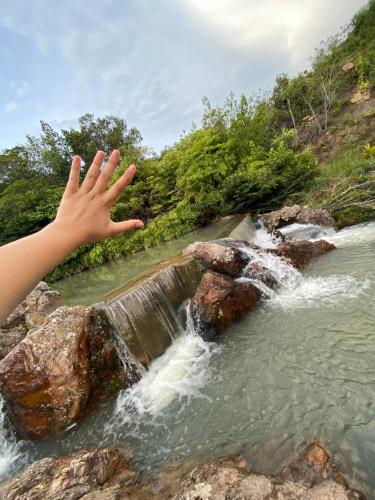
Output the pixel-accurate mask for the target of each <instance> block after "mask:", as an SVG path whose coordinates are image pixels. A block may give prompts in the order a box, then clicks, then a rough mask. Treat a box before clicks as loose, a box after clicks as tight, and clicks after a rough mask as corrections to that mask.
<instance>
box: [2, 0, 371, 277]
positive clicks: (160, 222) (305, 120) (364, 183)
mask: <svg viewBox="0 0 375 500" xmlns="http://www.w3.org/2000/svg"><path fill="white" fill-rule="evenodd" d="M349 62H351V63H353V65H354V66H353V67H352V68H351V69H349V70H347V71H343V69H342V66H343V65H344V64H346V63H349ZM374 68H375V0H371V1H370V2H369V4H368V6H367V7H366V8H364V9H362V10H361V11H359V12H358V13H357V15H356V16H355V17H354V19H353V21H352V23H351V24H350V26H349V27H348V28H347V29H346V30H345V31H343V32H342V33H341V34H340V35H338V36H337V37H334V38H332V39H330V40H329V41H328V42H326V43H324V44H322V46H321V47H320V49H319V50H318V51H317V53H316V55H315V58H314V61H313V64H312V67H311V69H310V70H309V71H304V72H302V73H301V74H299V75H297V76H295V77H293V78H290V77H288V76H287V75H285V74H283V75H280V76H279V77H278V78H277V80H276V84H275V87H274V90H273V92H272V94H271V95H270V96H268V97H266V98H248V97H245V96H244V95H243V96H241V97H240V98H239V99H236V98H235V97H234V96H233V95H232V94H231V95H230V96H229V97H228V99H227V100H226V102H225V103H224V105H223V106H222V107H212V106H211V104H210V103H209V101H208V100H207V99H204V100H203V103H204V114H203V117H202V122H201V126H200V127H199V128H197V127H196V126H193V128H192V130H191V131H190V132H188V133H187V134H185V135H183V136H182V138H181V139H180V140H179V141H178V142H177V143H176V144H175V145H173V146H172V147H169V148H167V149H165V150H164V151H162V153H161V154H160V155H158V156H156V155H154V154H152V152H151V151H150V150H148V148H146V147H144V146H142V143H141V141H142V138H141V134H140V132H139V131H138V130H137V129H135V128H130V129H129V128H128V127H127V124H126V122H125V121H124V120H123V119H120V118H117V117H114V116H106V117H103V118H95V117H94V116H93V115H91V114H87V115H84V116H82V117H80V118H79V120H78V127H77V128H71V129H68V130H61V131H55V130H53V129H52V128H51V127H50V126H49V125H48V124H47V123H45V122H42V123H41V127H42V132H41V135H40V136H39V137H27V139H26V142H25V144H23V145H19V146H16V147H14V148H10V149H7V150H5V151H3V152H2V154H0V243H7V242H9V241H12V240H14V239H16V238H19V237H22V236H25V235H28V234H31V233H33V232H35V231H37V230H39V229H40V228H41V227H43V226H44V225H46V224H47V223H48V222H49V221H51V220H52V219H53V218H54V215H55V213H56V210H57V208H58V204H59V200H60V198H61V195H62V192H63V189H64V184H65V182H66V179H67V177H68V171H69V167H70V161H71V157H72V156H73V154H79V155H80V156H81V157H82V159H83V162H84V165H83V169H82V170H83V172H82V175H84V173H85V171H86V170H87V168H88V166H89V164H90V161H91V159H92V158H93V156H94V154H95V151H96V150H97V149H103V150H104V151H105V152H106V154H107V155H108V154H109V153H110V151H111V150H112V149H114V148H119V149H120V151H121V153H122V158H123V161H122V164H121V166H120V168H119V170H118V172H117V173H116V175H115V179H113V181H115V180H116V178H118V176H120V175H121V173H122V172H123V170H124V168H125V167H126V166H127V165H128V164H129V163H132V162H135V163H137V165H138V167H139V168H138V174H137V176H136V179H135V181H134V183H133V184H132V185H131V186H129V187H128V189H127V190H126V193H125V194H124V195H122V196H121V197H120V198H119V200H118V201H117V202H116V204H115V205H114V207H113V212H112V217H113V219H114V220H123V219H128V218H141V219H143V220H145V221H146V223H147V226H146V228H145V229H144V230H141V231H138V232H136V233H133V234H126V235H120V236H117V237H115V238H112V239H110V240H107V241H104V242H100V243H96V244H90V245H85V246H84V247H81V248H80V249H78V250H77V251H76V252H74V253H73V254H72V255H71V256H70V257H69V258H68V259H67V260H66V261H65V262H64V263H63V264H62V265H61V266H60V267H58V268H57V269H56V270H55V271H54V272H53V273H52V274H51V275H50V279H51V280H54V279H59V278H62V277H64V276H66V275H68V274H71V273H75V272H78V271H81V270H84V269H88V268H90V267H92V266H95V265H98V264H101V263H103V262H105V261H107V260H110V259H115V258H116V257H118V256H119V255H123V254H129V253H133V252H136V251H138V250H140V249H142V248H144V247H147V246H151V245H154V244H156V243H158V242H161V241H165V240H168V239H172V238H175V237H176V236H179V235H181V234H183V233H185V232H187V231H189V230H191V229H193V228H194V227H196V226H198V225H203V224H207V223H209V222H210V221H211V220H213V219H214V218H215V217H217V216H220V215H225V214H231V213H238V212H247V211H253V212H255V211H258V210H266V209H273V208H277V207H279V206H280V205H281V204H282V203H286V202H290V201H299V202H302V203H308V204H310V205H312V206H319V205H320V206H326V207H327V208H329V209H330V210H331V211H332V213H333V214H334V216H335V217H336V219H337V221H338V223H339V224H340V225H344V224H348V223H355V222H358V221H362V220H367V219H368V218H369V217H372V216H373V215H374V214H375V206H373V205H372V203H373V201H372V198H374V196H373V191H374V187H373V186H374V185H375V177H374V172H373V171H374V170H375V168H374V167H375V166H374V155H375V153H374V146H373V145H372V141H373V140H374V137H369V136H368V135H369V134H368V130H369V127H368V126H367V128H366V127H363V126H362V125H363V123H367V124H370V125H371V123H372V122H371V120H373V119H374V118H375V113H374V112H373V110H371V109H370V110H367V111H366V114H365V115H364V116H358V115H356V114H353V112H352V111H351V106H353V105H351V104H350V97H351V95H352V94H353V92H354V91H356V90H357V91H359V92H360V93H362V94H365V93H367V92H369V91H371V89H372V88H375V69H374ZM327 133H329V134H330V135H329V137H332V136H333V137H335V138H336V144H337V143H339V148H338V149H339V150H338V151H336V153H335V154H333V153H332V154H331V155H328V158H324V159H323V161H320V162H319V164H318V163H317V162H316V160H315V158H314V157H315V156H317V157H318V158H319V150H318V149H317V147H318V145H319V143H320V141H321V140H322V138H323V139H324V138H326V137H328V135H327ZM345 134H346V135H345ZM353 143H355V144H356V146H355V147H354V146H353ZM319 159H320V158H319Z"/></svg>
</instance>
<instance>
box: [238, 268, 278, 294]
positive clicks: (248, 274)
mask: <svg viewBox="0 0 375 500" xmlns="http://www.w3.org/2000/svg"><path fill="white" fill-rule="evenodd" d="M243 276H244V277H245V278H249V279H252V280H255V281H262V282H263V283H264V284H265V285H267V286H268V287H269V288H277V287H278V282H277V280H276V279H275V276H274V274H273V273H272V271H271V270H270V269H268V268H267V267H265V266H264V265H263V264H261V263H260V262H253V263H251V264H250V265H249V266H248V267H247V268H246V271H245V272H244V274H243Z"/></svg>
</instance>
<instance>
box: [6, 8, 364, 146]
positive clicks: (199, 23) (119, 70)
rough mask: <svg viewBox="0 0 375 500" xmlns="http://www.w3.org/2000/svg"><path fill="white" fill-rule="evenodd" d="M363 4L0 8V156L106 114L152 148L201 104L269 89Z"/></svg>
mask: <svg viewBox="0 0 375 500" xmlns="http://www.w3.org/2000/svg"><path fill="white" fill-rule="evenodd" d="M365 4H366V1H365V0H363V1H362V0H303V1H301V0H178V1H177V0H174V1H173V0H90V1H89V0H81V1H79V0H59V1H56V0H1V10H0V89H1V92H0V120H1V124H2V126H1V134H0V149H3V148H5V147H11V146H13V145H15V144H17V143H20V142H23V140H24V138H25V135H26V134H38V133H39V121H40V120H45V121H47V122H48V123H50V124H51V125H52V126H54V127H55V128H64V127H70V126H74V124H75V123H76V119H77V117H78V116H80V115H82V114H84V113H87V112H92V113H94V114H95V115H97V116H100V115H104V114H109V113H110V114H115V115H117V116H121V117H123V118H125V119H126V121H127V123H128V124H129V125H130V126H136V127H138V128H139V129H140V130H141V132H142V135H143V137H144V142H145V144H147V145H149V146H151V147H153V148H154V149H155V150H156V151H159V150H160V149H161V148H162V147H163V146H166V145H169V144H172V143H173V142H175V141H176V140H177V139H178V137H179V135H180V133H181V132H182V130H183V129H187V130H188V129H189V128H190V126H191V123H192V121H198V122H199V119H200V117H201V113H202V105H201V98H202V96H207V97H208V98H209V99H210V100H211V102H212V103H214V104H219V103H222V102H223V101H224V99H225V97H226V96H227V95H228V94H229V92H230V91H234V92H235V93H236V94H240V93H241V92H244V93H246V94H251V93H252V92H254V91H257V90H258V89H260V88H262V89H264V90H269V89H271V88H272V84H273V82H274V79H275V76H276V75H277V74H278V73H280V72H282V71H283V72H288V73H295V72H297V71H299V70H301V69H304V68H305V67H307V66H308V64H309V59H310V57H311V56H312V54H313V53H314V48H315V47H316V46H318V45H319V43H320V41H321V40H322V39H326V38H327V37H328V36H329V35H331V34H335V33H336V32H337V31H338V30H339V29H340V27H341V26H343V25H345V24H346V23H347V22H348V21H349V20H350V18H351V17H352V15H353V14H354V13H355V12H356V11H357V10H358V9H359V8H360V7H361V6H362V5H365Z"/></svg>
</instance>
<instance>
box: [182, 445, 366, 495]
mask: <svg viewBox="0 0 375 500" xmlns="http://www.w3.org/2000/svg"><path fill="white" fill-rule="evenodd" d="M314 447H316V448H320V446H319V445H317V444H312V445H310V446H309V447H308V448H307V449H306V450H305V451H304V452H303V453H302V454H301V455H300V456H299V457H298V458H297V459H296V460H294V461H293V462H292V464H291V465H290V466H288V467H287V468H286V469H285V470H284V471H282V472H281V473H280V474H276V475H275V476H273V477H271V476H266V475H263V474H256V473H254V472H250V473H248V472H246V471H244V470H243V469H240V468H239V466H238V463H236V461H235V459H234V458H233V457H227V458H222V459H216V460H210V461H208V462H206V463H204V464H202V465H198V466H197V467H195V468H194V469H193V470H192V471H191V472H190V473H189V474H188V475H187V476H186V477H185V478H184V479H183V480H182V481H181V483H180V484H179V485H178V492H177V493H176V494H175V495H174V496H173V500H196V499H199V500H214V499H215V500H269V499H272V498H275V499H278V500H354V499H358V500H359V499H364V496H363V494H362V493H360V492H358V491H356V490H353V489H350V488H349V486H348V484H347V483H346V481H345V480H344V478H343V477H342V476H340V474H338V473H337V470H336V467H335V465H334V463H333V462H332V461H331V460H330V459H329V457H328V454H327V453H326V451H325V450H324V449H322V450H323V452H324V453H326V454H327V457H328V461H327V463H326V465H325V468H324V469H321V468H316V467H315V466H313V467H315V469H314V474H313V475H312V474H311V471H310V470H309V469H306V468H305V467H311V465H309V464H308V463H307V455H308V452H309V449H311V448H314ZM301 471H304V472H305V474H306V475H304V474H303V473H302V474H301V473H300V472H301Z"/></svg>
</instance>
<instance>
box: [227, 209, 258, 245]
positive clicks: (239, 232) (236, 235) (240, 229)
mask: <svg viewBox="0 0 375 500" xmlns="http://www.w3.org/2000/svg"><path fill="white" fill-rule="evenodd" d="M255 235H256V227H255V224H254V222H253V221H252V219H251V217H250V215H245V217H244V218H243V219H242V221H241V222H240V223H239V224H238V225H237V226H236V227H235V228H234V229H233V231H231V232H230V234H229V238H232V239H234V240H246V241H252V240H253V239H254V237H255Z"/></svg>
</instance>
